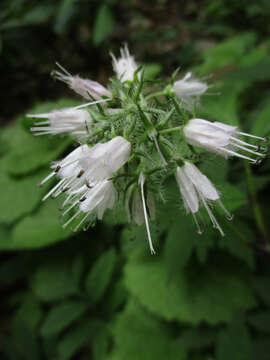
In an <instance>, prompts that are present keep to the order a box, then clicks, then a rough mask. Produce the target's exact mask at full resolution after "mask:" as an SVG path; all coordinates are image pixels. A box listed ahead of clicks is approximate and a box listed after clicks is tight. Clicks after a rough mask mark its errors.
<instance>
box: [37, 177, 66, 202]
mask: <svg viewBox="0 0 270 360" xmlns="http://www.w3.org/2000/svg"><path fill="white" fill-rule="evenodd" d="M64 182H65V179H62V180H60V181H59V183H58V184H56V185H55V186H54V187H53V188H52V189H51V190H50V191H49V192H48V193H47V194H46V195H45V196H43V198H42V201H45V200H46V199H48V197H49V196H51V194H53V193H54V192H55V191H56V190H57V189H58V188H59V187H60V186H61V185H63V183H64Z"/></svg>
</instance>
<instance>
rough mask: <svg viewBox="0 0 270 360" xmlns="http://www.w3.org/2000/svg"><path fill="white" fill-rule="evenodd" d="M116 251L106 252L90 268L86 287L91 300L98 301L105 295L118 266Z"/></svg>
mask: <svg viewBox="0 0 270 360" xmlns="http://www.w3.org/2000/svg"><path fill="white" fill-rule="evenodd" d="M116 260H117V258H116V253H115V251H114V249H110V250H108V251H106V252H104V253H103V254H102V255H101V256H100V257H99V258H98V259H97V261H96V262H95V263H94V264H93V266H92V267H91V269H90V270H89V272H88V274H87V277H86V281H85V288H86V292H87V294H88V295H89V297H90V299H91V301H93V302H98V301H99V300H100V299H101V298H102V296H103V295H104V293H105V291H106V289H107V287H108V285H109V283H110V281H111V278H112V275H113V271H114V268H115V266H116Z"/></svg>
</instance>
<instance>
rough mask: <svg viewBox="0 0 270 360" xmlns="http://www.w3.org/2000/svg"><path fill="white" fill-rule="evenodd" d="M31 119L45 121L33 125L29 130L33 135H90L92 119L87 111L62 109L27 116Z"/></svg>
mask: <svg viewBox="0 0 270 360" xmlns="http://www.w3.org/2000/svg"><path fill="white" fill-rule="evenodd" d="M27 116H28V117H31V118H37V119H47V120H45V121H39V122H36V123H35V126H34V127H32V128H31V131H32V132H33V133H34V135H56V134H70V133H71V134H73V135H86V134H88V133H90V127H91V124H92V118H91V116H90V114H89V112H88V111H87V110H80V109H74V108H69V109H62V110H53V111H51V112H49V113H44V114H29V115H27Z"/></svg>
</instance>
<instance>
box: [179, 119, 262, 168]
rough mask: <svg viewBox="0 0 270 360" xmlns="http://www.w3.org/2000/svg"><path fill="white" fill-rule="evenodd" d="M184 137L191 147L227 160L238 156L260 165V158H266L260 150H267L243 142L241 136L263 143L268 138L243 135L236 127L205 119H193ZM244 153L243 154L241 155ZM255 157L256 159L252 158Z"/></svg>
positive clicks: (186, 127)
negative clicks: (196, 147)
mask: <svg viewBox="0 0 270 360" xmlns="http://www.w3.org/2000/svg"><path fill="white" fill-rule="evenodd" d="M183 131H184V136H185V139H186V141H187V142H188V143H189V144H190V145H194V146H199V147H201V148H203V149H205V150H207V151H210V152H213V153H216V154H219V155H222V156H224V157H225V158H227V157H229V156H237V157H240V158H242V159H246V160H249V161H251V162H252V163H258V161H260V160H259V158H258V157H261V158H262V157H264V156H265V155H264V153H260V152H259V150H260V149H261V150H266V149H267V148H264V147H260V146H259V145H253V144H250V143H248V142H246V141H244V140H241V139H240V137H241V136H245V137H250V138H255V139H258V140H261V141H267V139H266V138H262V137H259V136H255V135H251V134H247V133H243V132H241V131H238V128H237V127H236V126H231V125H227V124H223V123H220V122H217V121H216V122H210V121H208V120H203V119H191V120H190V121H189V122H188V124H187V125H186V126H185V127H184V130H183ZM241 152H243V154H242V153H241ZM252 155H255V156H256V158H255V159H254V158H253V157H251V156H252Z"/></svg>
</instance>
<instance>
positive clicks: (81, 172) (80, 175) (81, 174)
mask: <svg viewBox="0 0 270 360" xmlns="http://www.w3.org/2000/svg"><path fill="white" fill-rule="evenodd" d="M83 174H84V170H80V172H79V174H78V175H77V178H80V177H82V176H83Z"/></svg>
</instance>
